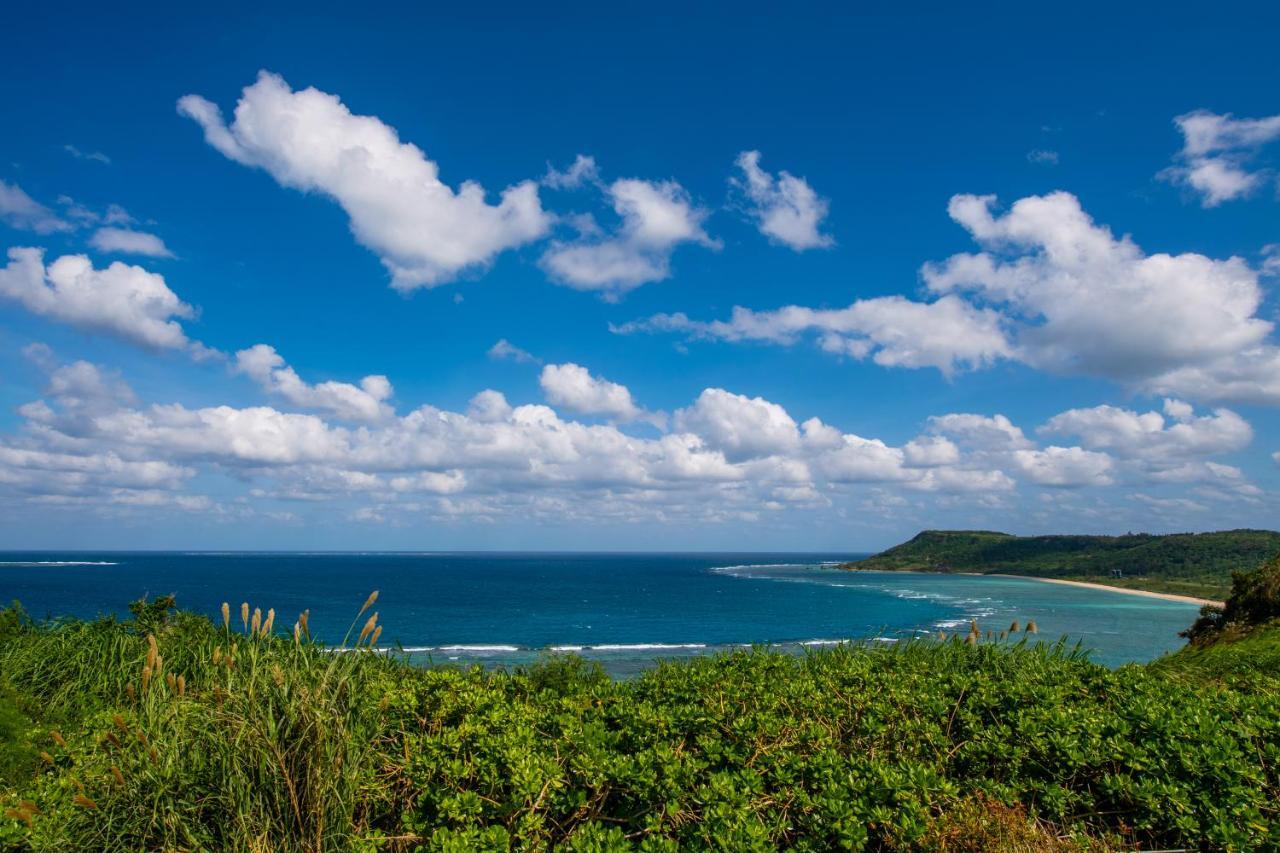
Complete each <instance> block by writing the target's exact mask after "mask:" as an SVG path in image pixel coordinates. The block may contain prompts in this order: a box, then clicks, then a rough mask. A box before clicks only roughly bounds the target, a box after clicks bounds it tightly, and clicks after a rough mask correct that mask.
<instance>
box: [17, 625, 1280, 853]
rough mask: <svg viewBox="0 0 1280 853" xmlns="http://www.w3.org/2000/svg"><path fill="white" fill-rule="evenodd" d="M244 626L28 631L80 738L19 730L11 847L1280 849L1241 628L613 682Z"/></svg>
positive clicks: (660, 671) (1275, 727) (673, 669)
mask: <svg viewBox="0 0 1280 853" xmlns="http://www.w3.org/2000/svg"><path fill="white" fill-rule="evenodd" d="M144 618H145V617H144ZM361 618H363V616H362V617H361ZM261 621H263V620H261V618H260V617H259V624H261ZM267 621H269V620H267ZM230 622H231V620H230V619H228V624H226V625H216V626H215V625H213V624H211V623H210V622H209V621H208V620H205V619H203V618H200V617H197V616H192V615H190V614H185V613H181V612H178V613H176V614H172V615H169V616H167V618H165V619H162V620H155V621H151V622H150V623H149V624H150V625H151V627H152V628H154V629H155V630H154V632H153V633H152V632H149V631H147V630H144V628H143V625H142V624H140V623H139V622H137V621H136V620H130V621H127V622H116V621H112V620H99V621H95V622H77V621H63V622H54V623H49V624H42V625H38V626H31V625H29V624H26V623H23V624H24V625H25V627H22V628H21V629H20V630H17V631H16V632H12V633H10V634H9V635H8V636H7V637H6V640H5V643H4V645H3V646H0V672H2V673H3V678H4V681H5V682H6V683H7V685H8V686H9V688H10V689H12V690H13V691H14V692H15V693H14V695H16V696H17V697H18V698H19V699H20V701H21V703H22V704H23V706H24V707H37V708H40V709H42V713H45V714H47V715H48V718H49V719H53V718H54V717H57V718H58V719H59V720H60V721H61V722H60V725H62V727H63V728H62V734H60V735H59V737H62V736H63V735H65V738H64V739H63V741H62V742H58V741H56V740H55V739H53V737H52V733H51V732H49V731H48V730H47V729H46V728H43V727H40V726H37V727H34V728H32V727H28V726H19V729H20V730H19V731H18V732H17V733H16V734H11V735H10V737H12V738H17V739H18V741H19V742H20V743H25V746H26V747H27V748H29V749H30V750H31V751H34V752H36V753H39V752H44V753H46V755H47V761H43V762H41V764H40V769H39V770H38V771H35V772H32V771H31V769H30V768H27V769H26V770H25V771H24V772H25V775H21V774H20V778H18V781H16V782H11V783H9V784H8V787H7V789H6V790H4V792H3V793H0V812H4V813H5V814H7V815H8V817H0V847H9V848H14V849H23V850H41V851H43V850H67V849H105V850H136V849H236V850H284V851H287V850H350V849H367V850H373V849H395V850H400V849H421V850H442V851H473V850H507V849H512V848H516V849H550V848H560V849H568V850H592V851H612V850H647V851H665V850H677V849H718V850H735V851H736V850H766V849H775V848H777V847H789V848H792V849H795V850H801V851H804V850H808V851H819V850H833V849H853V850H857V849H882V848H893V849H912V850H914V849H934V850H971V849H972V850H977V849H993V848H994V849H1010V850H1018V849H1037V850H1053V849H1075V848H1076V847H1078V846H1080V845H1085V846H1088V845H1090V844H1095V845H1105V844H1114V845H1115V846H1117V847H1120V848H1122V849H1133V848H1136V847H1151V846H1163V847H1194V848H1204V849H1235V850H1249V849H1259V848H1267V847H1275V846H1276V844H1277V839H1280V815H1278V814H1277V811H1276V807H1275V803H1276V802H1277V800H1280V777H1278V773H1280V667H1278V666H1277V664H1280V654H1276V655H1273V656H1271V657H1265V656H1264V657H1263V658H1262V660H1263V661H1271V663H1262V664H1259V665H1257V666H1253V667H1251V668H1250V667H1245V666H1244V665H1243V664H1242V663H1241V661H1240V659H1238V658H1236V659H1231V660H1228V658H1229V657H1230V655H1229V652H1230V649H1231V647H1230V646H1221V647H1215V649H1214V650H1213V651H1212V654H1213V657H1212V659H1210V658H1206V657H1204V655H1206V654H1208V653H1209V650H1195V649H1193V650H1191V651H1190V652H1188V653H1184V654H1183V655H1177V656H1174V657H1173V658H1170V659H1168V660H1166V661H1161V662H1159V663H1157V664H1155V665H1151V666H1145V667H1143V666H1128V667H1124V668H1121V669H1118V670H1109V669H1106V668H1104V667H1101V666H1098V665H1096V664H1093V663H1091V662H1090V661H1089V660H1088V659H1087V657H1086V656H1085V655H1084V654H1083V653H1081V652H1080V651H1079V650H1078V649H1071V648H1069V647H1067V646H1065V645H1063V644H1061V643H1059V644H1056V645H1048V644H1032V643H1031V642H1029V641H1027V642H1024V643H1021V644H1017V645H1012V646H1010V645H1008V644H979V645H976V646H970V645H968V644H966V643H964V642H961V641H958V640H952V641H947V642H933V641H928V642H923V641H919V642H909V643H900V644H898V645H897V646H894V647H890V648H882V647H876V648H867V647H861V646H846V647H838V648H833V649H829V650H824V651H819V652H813V653H810V654H808V655H805V656H803V657H797V656H790V655H786V654H781V653H776V652H771V651H767V650H763V649H753V650H742V651H739V652H735V653H732V654H724V655H720V656H717V657H713V658H698V659H693V660H689V661H685V662H680V663H665V664H662V665H660V666H658V667H657V668H655V669H654V670H652V671H649V672H647V673H646V674H644V675H643V676H641V677H640V678H637V679H635V680H634V681H629V682H615V681H611V680H609V679H608V678H606V677H604V676H603V675H602V673H601V672H600V671H599V669H598V667H596V666H595V665H593V664H588V663H586V662H584V661H581V660H579V659H576V658H551V659H548V660H545V661H542V662H540V663H539V664H537V665H535V666H532V667H529V668H525V669H521V670H518V671H516V672H513V673H504V672H484V671H482V670H480V669H479V668H472V669H456V668H437V669H416V668H413V667H411V666H409V665H407V664H405V663H403V662H401V661H399V660H396V659H394V658H393V657H390V656H387V655H383V654H379V653H375V652H371V651H368V650H367V649H361V650H358V651H356V650H352V648H351V647H348V648H347V650H346V651H333V650H331V649H327V648H325V647H322V646H319V645H317V644H314V643H311V642H310V641H309V640H308V638H307V637H306V635H305V631H302V630H301V628H300V629H299V631H298V635H297V639H296V640H295V639H294V638H293V637H291V636H275V635H268V634H266V633H265V632H264V631H263V630H262V628H261V627H259V629H258V630H253V623H252V622H251V621H250V620H249V619H248V618H247V616H246V617H245V618H244V619H243V620H242V621H240V620H237V621H236V624H234V625H232V624H230ZM355 624H358V623H353V633H354V625H355ZM1268 637H1271V640H1268V639H1267V638H1268ZM370 638H371V637H370V632H369V631H368V630H366V631H365V632H362V633H361V634H360V636H359V639H358V640H357V642H356V643H355V646H366V647H367V646H368V645H369V639H370ZM152 639H154V647H153V646H152ZM1272 641H1274V642H1273V646H1272V648H1273V649H1275V648H1280V632H1277V633H1276V634H1274V635H1272V634H1267V633H1263V634H1259V635H1257V636H1254V637H1251V638H1250V640H1249V641H1248V642H1249V643H1251V644H1253V648H1255V649H1261V648H1264V647H1265V644H1266V643H1267V642H1272ZM1241 645H1244V644H1241ZM1196 655H1200V657H1196ZM228 658H230V663H228ZM144 673H149V674H145V675H144ZM179 678H181V680H179ZM144 682H145V686H144ZM23 738H26V741H25V742H24V741H23ZM24 801H26V802H27V803H29V804H30V805H31V806H33V807H34V808H36V809H38V810H39V811H38V812H37V811H31V810H28V809H27V808H26V806H25V805H24V804H23V803H24ZM1054 844H1058V845H1061V846H1059V847H1057V848H1055V847H1054V846H1052V845H1054Z"/></svg>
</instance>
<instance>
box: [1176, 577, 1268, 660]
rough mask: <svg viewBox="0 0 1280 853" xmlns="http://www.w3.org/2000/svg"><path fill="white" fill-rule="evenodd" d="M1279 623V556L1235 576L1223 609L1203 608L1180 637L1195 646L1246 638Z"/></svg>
mask: <svg viewBox="0 0 1280 853" xmlns="http://www.w3.org/2000/svg"><path fill="white" fill-rule="evenodd" d="M1277 622H1280V556H1276V557H1273V558H1272V559H1270V560H1268V561H1267V562H1266V563H1264V564H1263V565H1262V566H1261V567H1259V568H1258V569H1257V570H1256V571H1252V572H1236V573H1235V574H1234V575H1233V576H1232V578H1231V595H1230V596H1229V597H1228V598H1227V600H1226V603H1225V606H1223V607H1221V608H1218V607H1213V606H1206V607H1203V608H1201V610H1200V618H1199V619H1197V620H1196V621H1195V624H1194V625H1192V626H1191V627H1190V628H1188V629H1187V630H1186V631H1185V632H1183V635H1184V636H1186V637H1187V638H1188V639H1189V640H1190V641H1191V644H1192V645H1194V646H1208V645H1214V644H1217V643H1222V642H1230V641H1234V640H1239V639H1241V638H1242V637H1247V636H1249V635H1251V634H1253V633H1255V632H1257V631H1259V630H1263V629H1266V628H1268V627H1271V626H1272V625H1273V623H1277Z"/></svg>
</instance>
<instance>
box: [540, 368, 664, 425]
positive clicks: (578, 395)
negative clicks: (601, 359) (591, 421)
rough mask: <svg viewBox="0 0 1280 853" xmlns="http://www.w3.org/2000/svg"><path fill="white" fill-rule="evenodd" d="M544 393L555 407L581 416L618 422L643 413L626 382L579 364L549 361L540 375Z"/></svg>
mask: <svg viewBox="0 0 1280 853" xmlns="http://www.w3.org/2000/svg"><path fill="white" fill-rule="evenodd" d="M538 382H539V384H541V385H542V390H543V393H545V394H546V395H547V400H548V401H550V403H551V404H552V405H553V406H559V407H561V408H564V409H567V410H568V411H570V412H576V413H578V414H581V415H604V416H606V417H610V418H614V419H616V420H619V421H633V420H636V419H637V418H640V417H641V416H643V415H644V410H643V409H641V408H640V407H639V406H637V405H636V404H635V401H634V400H633V399H632V398H631V391H630V390H628V389H627V387H626V386H625V385H619V384H618V383H616V382H610V381H609V380H607V379H604V378H602V377H599V376H592V375H591V372H590V371H589V370H587V369H586V368H585V367H583V366H581V365H579V364H572V363H568V364H548V365H547V366H546V367H544V368H542V374H541V375H540V376H539V377H538Z"/></svg>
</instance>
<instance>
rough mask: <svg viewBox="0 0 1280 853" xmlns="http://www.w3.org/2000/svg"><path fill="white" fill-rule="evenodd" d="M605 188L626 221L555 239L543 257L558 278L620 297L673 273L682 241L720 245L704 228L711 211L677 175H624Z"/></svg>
mask: <svg viewBox="0 0 1280 853" xmlns="http://www.w3.org/2000/svg"><path fill="white" fill-rule="evenodd" d="M592 169H594V163H592ZM572 171H573V170H572V169H571V170H570V173H572ZM557 174H558V173H557ZM578 182H579V183H580V182H581V179H578ZM604 191H605V193H606V195H607V196H608V198H609V202H610V204H611V205H612V206H613V210H614V212H615V213H616V214H617V215H618V216H619V217H620V219H621V223H620V224H619V226H618V228H617V229H616V230H615V231H614V232H613V233H610V234H602V233H599V229H598V228H594V227H593V223H588V226H587V227H583V228H580V229H579V230H580V231H582V232H583V233H582V234H581V235H580V236H579V238H578V239H576V240H573V241H569V242H565V241H556V242H554V243H552V245H551V247H550V248H549V249H547V251H546V252H545V253H544V254H543V256H542V260H541V261H540V263H541V265H542V268H543V269H544V270H545V271H546V272H547V274H548V275H550V276H551V278H552V280H554V281H556V282H558V283H560V284H564V285H566V286H568V287H572V288H575V289H577V290H591V291H597V292H600V293H601V294H603V295H604V296H605V297H606V298H616V297H618V296H619V295H621V294H623V293H626V292H627V291H629V290H633V289H635V288H637V287H639V286H640V285H642V284H646V283H648V282H653V281H661V280H663V279H665V278H667V277H668V276H670V275H671V255H672V253H673V252H674V251H675V249H676V247H677V246H679V245H680V244H682V243H696V244H700V245H703V246H707V247H717V246H718V245H719V244H718V243H717V242H716V241H714V240H712V239H711V238H710V237H709V236H707V233H706V232H705V231H704V230H703V228H702V223H703V220H705V219H706V217H707V211H706V210H704V209H702V208H699V207H697V206H696V205H694V203H693V201H692V200H691V199H690V198H689V194H688V193H687V192H685V190H684V188H683V187H681V186H680V185H679V184H678V183H676V182H675V181H644V180H640V179H638V178H621V179H619V180H616V181H614V182H613V183H611V184H609V185H608V186H607V187H605V188H604Z"/></svg>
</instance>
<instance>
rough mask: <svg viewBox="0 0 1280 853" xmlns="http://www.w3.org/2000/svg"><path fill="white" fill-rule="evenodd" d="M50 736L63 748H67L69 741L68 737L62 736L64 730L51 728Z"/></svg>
mask: <svg viewBox="0 0 1280 853" xmlns="http://www.w3.org/2000/svg"><path fill="white" fill-rule="evenodd" d="M49 737H51V738H53V742H54V743H56V744H57V745H58V746H60V747H62V748H63V749H66V748H67V741H66V738H64V737H63V736H62V732H60V731H58V730H57V729H50V730H49Z"/></svg>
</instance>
